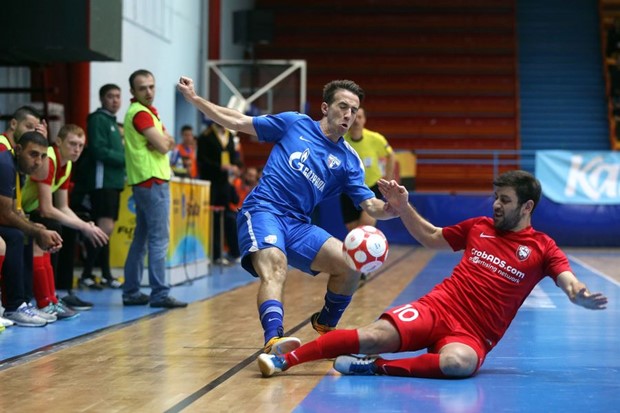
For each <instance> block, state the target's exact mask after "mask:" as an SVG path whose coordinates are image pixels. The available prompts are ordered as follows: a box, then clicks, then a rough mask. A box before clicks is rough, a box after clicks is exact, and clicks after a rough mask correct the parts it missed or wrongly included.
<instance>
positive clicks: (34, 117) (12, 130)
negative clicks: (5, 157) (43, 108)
mask: <svg viewBox="0 0 620 413" xmlns="http://www.w3.org/2000/svg"><path fill="white" fill-rule="evenodd" d="M32 131H36V132H39V133H40V134H42V135H43V136H45V137H46V138H47V124H46V122H45V120H43V121H42V120H41V114H40V113H39V111H38V110H36V109H35V108H33V107H32V106H22V107H20V108H19V109H17V110H16V111H15V113H13V117H12V119H11V120H10V121H9V127H8V129H7V130H6V131H5V132H4V133H3V134H2V135H0V152H2V151H11V152H13V148H14V147H15V143H16V141H18V140H19V138H20V136H22V135H23V134H24V133H26V132H32Z"/></svg>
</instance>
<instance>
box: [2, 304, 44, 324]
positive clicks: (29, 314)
mask: <svg viewBox="0 0 620 413" xmlns="http://www.w3.org/2000/svg"><path fill="white" fill-rule="evenodd" d="M4 317H5V318H8V319H9V320H11V321H13V322H14V323H15V324H16V325H18V326H22V327H44V326H45V325H47V321H45V319H43V318H41V317H39V316H38V315H36V314H35V313H34V311H32V308H31V307H29V306H28V305H27V304H26V303H22V305H20V306H19V307H18V308H17V310H15V311H11V312H7V311H5V312H4Z"/></svg>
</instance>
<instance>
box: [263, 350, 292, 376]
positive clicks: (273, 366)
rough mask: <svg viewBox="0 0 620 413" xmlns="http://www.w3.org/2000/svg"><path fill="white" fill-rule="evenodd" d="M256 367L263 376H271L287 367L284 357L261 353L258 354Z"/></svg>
mask: <svg viewBox="0 0 620 413" xmlns="http://www.w3.org/2000/svg"><path fill="white" fill-rule="evenodd" d="M257 361H258V369H259V370H260V372H261V373H262V374H263V377H271V376H273V375H274V374H276V373H281V372H283V371H284V370H286V369H288V366H287V365H286V361H285V360H284V357H280V356H275V355H273V354H261V355H260V356H258V359H257Z"/></svg>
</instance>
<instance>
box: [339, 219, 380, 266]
mask: <svg viewBox="0 0 620 413" xmlns="http://www.w3.org/2000/svg"><path fill="white" fill-rule="evenodd" d="M342 253H343V255H344V260H345V261H346V262H347V265H348V266H349V267H351V269H353V270H355V271H359V272H363V273H369V272H373V271H376V270H378V269H379V267H381V266H382V265H383V262H384V261H385V259H386V258H387V256H388V242H387V239H386V238H385V235H383V232H381V231H379V230H378V229H377V228H375V227H372V226H370V225H362V226H359V227H357V228H354V229H352V230H351V232H349V233H348V234H347V236H346V237H345V239H344V242H343V243H342Z"/></svg>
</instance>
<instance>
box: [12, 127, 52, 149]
mask: <svg viewBox="0 0 620 413" xmlns="http://www.w3.org/2000/svg"><path fill="white" fill-rule="evenodd" d="M29 143H33V144H35V145H39V146H44V147H46V148H47V147H48V146H49V142H48V141H47V138H46V137H45V136H43V135H41V134H40V133H39V132H36V131H30V132H26V133H24V134H23V135H22V136H20V137H19V142H17V144H18V145H19V146H21V147H22V148H25V147H26V146H28V144H29Z"/></svg>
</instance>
